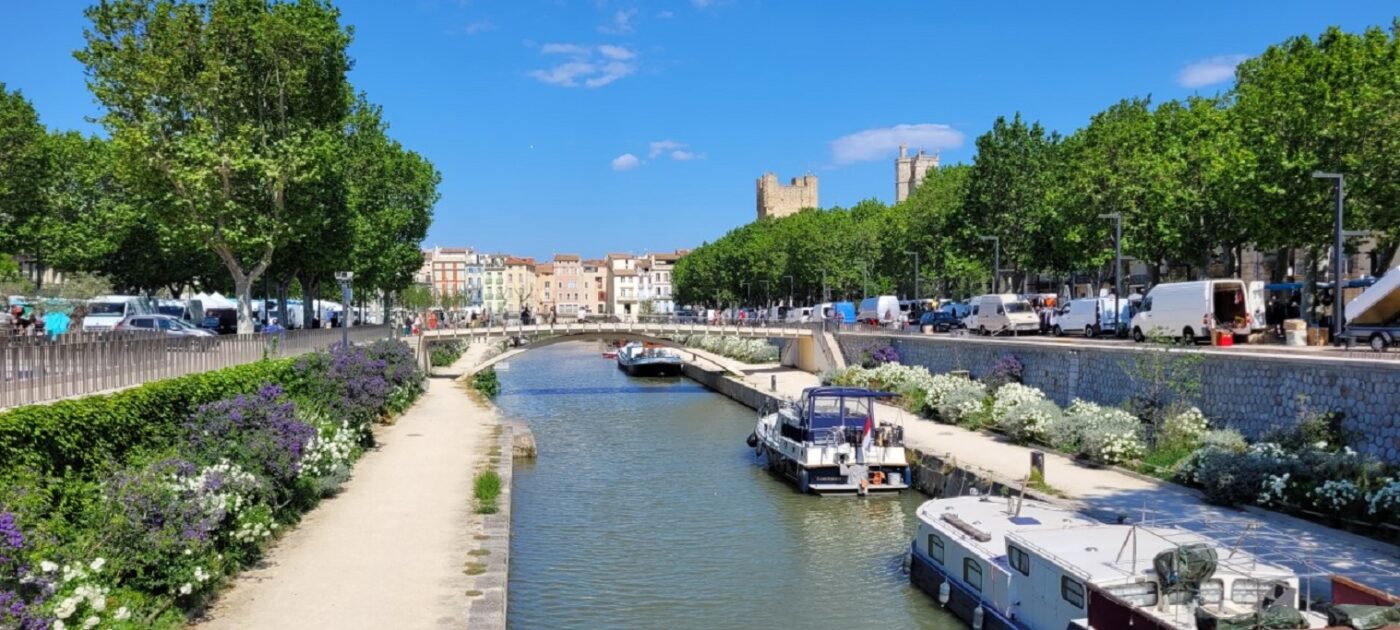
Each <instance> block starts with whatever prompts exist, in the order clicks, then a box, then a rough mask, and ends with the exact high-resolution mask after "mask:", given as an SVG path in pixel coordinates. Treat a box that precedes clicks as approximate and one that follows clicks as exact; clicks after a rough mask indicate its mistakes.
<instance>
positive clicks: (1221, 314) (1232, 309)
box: [1131, 280, 1253, 341]
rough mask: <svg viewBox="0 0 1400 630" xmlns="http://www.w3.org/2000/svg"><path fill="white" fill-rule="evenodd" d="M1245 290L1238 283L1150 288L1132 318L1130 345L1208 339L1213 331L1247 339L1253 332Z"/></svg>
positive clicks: (1163, 285) (1226, 281)
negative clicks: (1154, 339)
mask: <svg viewBox="0 0 1400 630" xmlns="http://www.w3.org/2000/svg"><path fill="white" fill-rule="evenodd" d="M1248 294H1249V289H1248V287H1246V286H1245V283H1244V281H1242V280H1199V281H1195V282H1170V283H1166V284H1159V285H1157V286H1155V287H1152V290H1151V291H1148V292H1147V296H1146V297H1144V298H1143V299H1142V307H1141V309H1139V311H1138V313H1137V315H1134V316H1133V320H1132V324H1131V328H1132V335H1133V340H1134V341H1145V340H1146V339H1147V338H1148V337H1150V336H1156V335H1165V336H1171V337H1180V338H1182V339H1185V340H1187V341H1196V340H1198V339H1209V338H1210V335H1211V334H1212V333H1213V332H1214V331H1216V330H1228V331H1230V332H1232V333H1234V334H1237V335H1247V334H1249V333H1250V331H1251V330H1253V325H1252V323H1251V322H1252V321H1253V315H1251V314H1250V312H1249V301H1250V300H1249V297H1248Z"/></svg>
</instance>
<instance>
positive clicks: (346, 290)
mask: <svg viewBox="0 0 1400 630" xmlns="http://www.w3.org/2000/svg"><path fill="white" fill-rule="evenodd" d="M354 280H355V272H353V271H337V272H335V281H336V282H339V283H340V305H341V306H340V313H341V318H340V319H342V320H344V321H342V322H341V325H340V345H341V346H343V347H346V348H348V347H350V321H351V320H352V319H354V317H351V316H349V315H350V302H351V300H352V299H353V297H354V295H353V291H352V290H351V287H350V284H351V282H353V281H354Z"/></svg>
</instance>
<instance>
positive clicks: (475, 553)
mask: <svg viewBox="0 0 1400 630" xmlns="http://www.w3.org/2000/svg"><path fill="white" fill-rule="evenodd" d="M467 555H469V556H478V557H479V556H489V555H491V551H490V550H488V549H473V550H471V551H468V552H467Z"/></svg>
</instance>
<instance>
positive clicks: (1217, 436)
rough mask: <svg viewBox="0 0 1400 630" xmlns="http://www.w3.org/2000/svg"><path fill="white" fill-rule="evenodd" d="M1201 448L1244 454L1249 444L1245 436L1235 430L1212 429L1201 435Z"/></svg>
mask: <svg viewBox="0 0 1400 630" xmlns="http://www.w3.org/2000/svg"><path fill="white" fill-rule="evenodd" d="M1201 447H1202V448H1207V447H1209V448H1216V449H1220V450H1222V451H1229V452H1234V453H1243V452H1244V450H1245V448H1247V447H1248V444H1247V443H1246V442H1245V439H1244V435H1243V434H1242V433H1240V432H1239V431H1237V430H1235V429H1211V430H1209V431H1206V432H1205V433H1204V434H1202V435H1201Z"/></svg>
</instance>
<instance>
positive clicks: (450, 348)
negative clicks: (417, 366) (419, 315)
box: [428, 341, 467, 367]
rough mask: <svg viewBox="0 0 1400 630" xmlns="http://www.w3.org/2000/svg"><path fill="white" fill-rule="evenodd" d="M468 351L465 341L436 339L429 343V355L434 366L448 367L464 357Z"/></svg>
mask: <svg viewBox="0 0 1400 630" xmlns="http://www.w3.org/2000/svg"><path fill="white" fill-rule="evenodd" d="M466 351H467V343H466V342H465V341H436V342H432V343H430V344H429V345H428V357H429V360H430V361H431V362H432V365H433V367H447V366H449V365H452V364H453V363H456V362H457V359H460V358H462V353H464V352H466Z"/></svg>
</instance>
